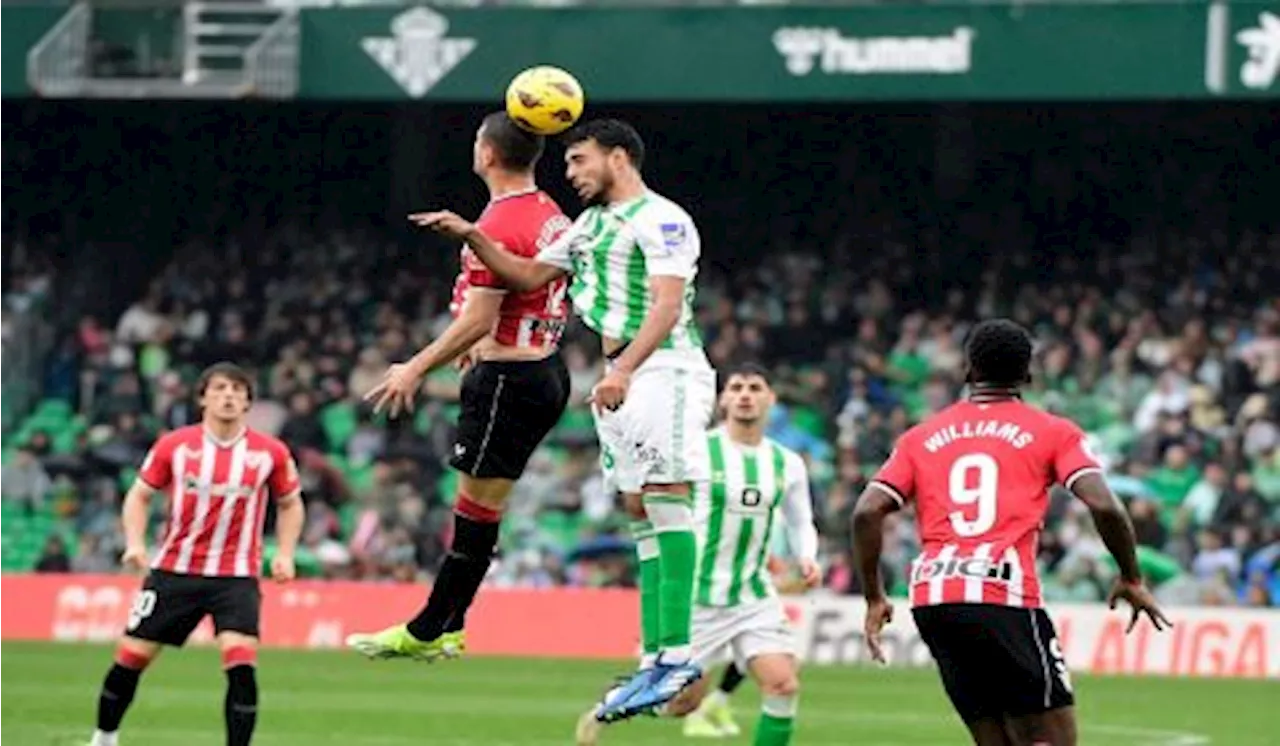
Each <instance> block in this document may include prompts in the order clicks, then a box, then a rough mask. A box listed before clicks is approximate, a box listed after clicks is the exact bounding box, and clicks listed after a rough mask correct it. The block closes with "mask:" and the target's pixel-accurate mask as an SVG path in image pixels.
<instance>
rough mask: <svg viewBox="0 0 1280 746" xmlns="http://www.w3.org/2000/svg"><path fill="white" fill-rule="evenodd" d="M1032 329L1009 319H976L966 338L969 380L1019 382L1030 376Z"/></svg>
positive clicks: (1004, 384) (1003, 382)
mask: <svg viewBox="0 0 1280 746" xmlns="http://www.w3.org/2000/svg"><path fill="white" fill-rule="evenodd" d="M1032 348H1033V345H1032V342H1031V333H1030V332H1028V331H1027V330H1026V329H1024V328H1023V327H1022V326H1021V325H1019V324H1017V323H1015V322H1013V321H1010V320H1009V319H988V320H986V321H982V322H980V323H978V325H977V326H975V327H973V330H972V331H971V332H970V333H969V339H968V340H967V341H966V342H965V359H966V361H967V362H968V364H969V372H968V382H969V383H982V384H988V385H995V386H1020V385H1022V384H1024V383H1026V382H1027V381H1029V380H1030V379H1031V353H1032Z"/></svg>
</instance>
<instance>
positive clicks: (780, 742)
mask: <svg viewBox="0 0 1280 746" xmlns="http://www.w3.org/2000/svg"><path fill="white" fill-rule="evenodd" d="M794 727H795V718H793V717H790V716H787V717H778V716H776V715H770V714H769V713H767V712H762V713H760V720H759V722H757V723H756V737H755V740H754V741H752V744H753V745H754V746H787V744H789V743H791V731H792V730H793V729H794Z"/></svg>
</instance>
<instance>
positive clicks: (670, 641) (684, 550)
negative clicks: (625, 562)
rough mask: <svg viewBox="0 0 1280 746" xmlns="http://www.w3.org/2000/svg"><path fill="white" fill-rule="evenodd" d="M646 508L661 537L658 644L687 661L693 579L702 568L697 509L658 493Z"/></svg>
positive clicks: (647, 497)
mask: <svg viewBox="0 0 1280 746" xmlns="http://www.w3.org/2000/svg"><path fill="white" fill-rule="evenodd" d="M644 506H645V512H646V513H648V515H649V520H650V521H652V522H653V528H654V530H655V531H656V532H657V534H658V552H659V557H660V563H659V565H658V570H659V575H660V582H659V586H660V589H661V590H660V591H659V592H660V594H661V599H660V600H659V606H658V643H659V646H660V647H661V648H662V650H664V651H666V650H673V652H676V653H677V654H679V655H681V657H687V656H688V654H689V628H690V626H692V624H693V576H694V571H695V569H696V566H697V564H698V547H697V542H696V541H695V539H694V537H693V509H692V507H690V505H689V499H688V498H687V497H685V496H681V495H665V494H654V493H650V494H647V495H645V498H644Z"/></svg>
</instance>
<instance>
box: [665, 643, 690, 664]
mask: <svg viewBox="0 0 1280 746" xmlns="http://www.w3.org/2000/svg"><path fill="white" fill-rule="evenodd" d="M658 657H659V658H661V659H662V662H663V663H665V664H667V665H668V666H678V665H680V664H681V663H688V662H689V659H690V658H692V657H693V646H692V645H675V646H673V647H669V648H663V650H662V652H661V653H659V654H658Z"/></svg>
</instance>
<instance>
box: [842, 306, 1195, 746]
mask: <svg viewBox="0 0 1280 746" xmlns="http://www.w3.org/2000/svg"><path fill="white" fill-rule="evenodd" d="M1031 353H1032V342H1031V336H1030V335H1029V334H1028V333H1027V331H1026V330H1025V329H1023V328H1022V327H1020V326H1018V325H1017V324H1015V323H1013V322H1011V321H1008V320H1005V319H995V320H989V321H984V322H982V323H980V324H978V325H977V326H975V327H974V329H973V331H972V333H971V334H970V337H969V340H968V342H967V344H966V345H965V356H966V360H967V365H968V372H967V382H968V383H969V397H968V399H967V400H966V401H961V402H957V403H956V404H953V405H951V406H950V407H947V408H946V409H944V410H942V411H941V412H939V413H937V414H936V415H934V416H932V417H930V418H929V419H927V420H926V421H924V422H923V423H921V424H919V425H917V426H915V427H913V428H911V429H910V430H908V431H907V432H906V433H904V434H903V435H902V437H901V438H900V439H899V440H898V443H897V446H896V448H895V449H894V451H893V453H892V454H890V456H889V459H888V460H887V461H886V462H885V464H884V465H883V466H882V467H881V469H880V471H879V473H877V474H876V476H875V477H874V478H873V479H872V481H871V482H870V484H869V485H868V486H867V488H866V490H865V491H863V493H862V496H861V497H860V498H859V500H858V505H857V507H856V509H855V511H854V519H853V523H854V544H855V547H856V550H857V554H858V571H859V573H860V574H861V577H862V583H863V588H864V589H865V591H864V592H865V594H866V599H867V617H866V630H865V631H866V639H867V644H868V647H869V648H870V651H871V654H872V656H873V657H874V658H875V659H876V660H879V661H881V662H883V661H884V654H883V651H882V650H881V647H880V631H881V629H882V628H883V627H884V625H885V624H886V623H888V622H889V621H890V620H891V619H892V616H893V606H892V605H891V604H890V603H889V601H888V600H887V599H886V597H885V591H884V583H883V581H882V579H881V577H880V552H881V542H882V539H883V524H884V519H885V517H886V516H887V515H888V514H889V513H892V512H893V511H895V510H899V509H901V508H903V507H904V506H905V505H906V504H907V503H908V502H911V501H914V502H915V507H916V521H917V525H918V530H919V532H920V540H921V553H920V555H919V556H918V557H917V558H916V559H915V561H914V562H913V563H912V565H911V570H910V573H911V577H910V578H909V585H910V588H911V605H912V615H913V616H914V617H915V622H916V626H917V627H918V628H919V630H920V636H921V638H922V639H923V640H924V642H925V644H926V645H928V647H929V652H930V653H932V654H933V658H934V660H936V661H937V663H938V672H939V674H940V675H941V677H942V683H943V686H944V688H945V689H946V692H947V695H948V697H950V699H951V703H952V705H953V706H954V707H955V710H956V712H957V713H958V714H959V715H960V717H961V718H962V719H963V720H964V722H965V724H966V725H967V726H968V728H969V731H970V733H971V734H972V736H973V740H974V743H976V744H979V746H1003V745H1004V744H1015V745H1018V744H1032V745H1034V746H1074V744H1075V743H1076V721H1075V711H1074V695H1073V693H1072V688H1071V679H1070V675H1069V674H1068V672H1067V666H1066V662H1065V661H1064V659H1063V656H1062V649H1061V646H1060V645H1059V643H1058V639H1057V635H1056V633H1055V631H1054V627H1053V623H1052V622H1051V621H1050V619H1049V616H1048V615H1047V614H1046V613H1045V611H1044V608H1043V599H1042V598H1041V590H1040V580H1039V578H1038V577H1037V571H1036V551H1037V546H1038V544H1039V539H1040V531H1041V528H1042V526H1043V524H1044V517H1045V512H1046V511H1047V510H1048V508H1049V495H1048V490H1049V487H1050V486H1051V485H1053V484H1055V483H1061V484H1063V485H1065V486H1066V488H1067V489H1068V490H1070V491H1071V492H1072V493H1074V494H1075V495H1076V497H1078V498H1080V499H1081V500H1083V501H1084V503H1085V504H1086V505H1087V506H1088V507H1089V510H1090V512H1091V513H1092V514H1093V520H1094V523H1095V525H1096V526H1097V529H1098V534H1099V536H1101V537H1102V540H1103V542H1104V543H1105V544H1106V546H1107V549H1108V551H1110V552H1111V554H1112V556H1114V557H1115V559H1116V563H1117V564H1118V566H1119V568H1120V577H1119V578H1118V579H1117V580H1116V584H1115V587H1114V588H1113V589H1112V590H1111V594H1110V597H1109V599H1108V600H1109V603H1110V604H1111V607H1112V608H1115V605H1116V602H1117V601H1119V600H1122V599H1123V600H1124V601H1127V602H1128V603H1129V604H1130V605H1131V606H1132V607H1133V617H1132V619H1131V621H1130V624H1129V629H1130V630H1132V629H1133V626H1134V624H1136V623H1137V621H1138V618H1139V616H1140V615H1141V614H1146V615H1147V616H1148V617H1149V618H1150V619H1151V621H1152V622H1153V623H1154V624H1155V627H1156V629H1157V630H1159V629H1162V628H1163V627H1165V626H1168V624H1169V622H1168V620H1167V619H1166V618H1165V616H1164V614H1163V613H1161V611H1160V609H1159V608H1158V607H1157V606H1156V603H1155V600H1154V598H1153V597H1152V595H1151V593H1150V592H1149V591H1147V590H1146V589H1145V588H1144V587H1143V585H1142V577H1141V575H1140V574H1139V571H1138V561H1137V557H1136V555H1135V539H1134V533H1133V524H1132V523H1131V522H1130V520H1129V516H1128V514H1127V513H1126V512H1125V509H1124V506H1123V505H1121V504H1120V502H1119V501H1117V500H1116V498H1115V496H1114V495H1113V494H1112V493H1111V490H1110V489H1109V488H1108V487H1107V483H1106V482H1105V481H1104V480H1103V476H1102V470H1101V468H1099V466H1098V463H1097V459H1096V458H1095V457H1094V455H1093V454H1092V453H1091V452H1090V451H1089V448H1088V446H1087V445H1086V443H1085V435H1084V433H1083V432H1082V431H1081V430H1080V428H1078V427H1077V426H1076V425H1075V424H1073V423H1071V422H1069V421H1068V420H1065V419H1063V418H1061V417H1055V416H1053V415H1050V414H1048V413H1045V412H1043V411H1041V410H1038V409H1035V408H1033V407H1031V406H1028V405H1027V404H1024V403H1023V402H1022V399H1021V396H1020V394H1019V387H1020V386H1021V385H1022V384H1024V383H1026V382H1027V381H1029V380H1030V370H1031Z"/></svg>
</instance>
